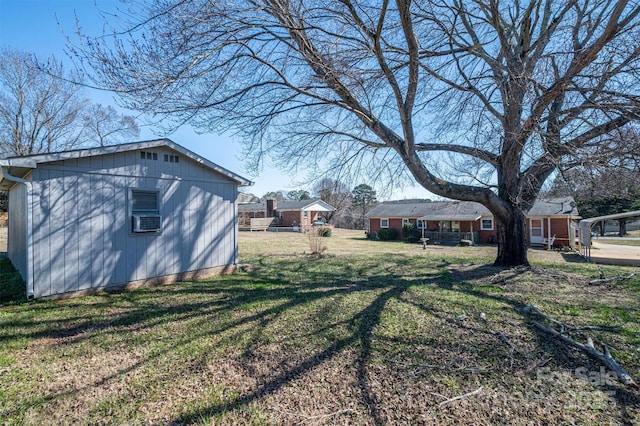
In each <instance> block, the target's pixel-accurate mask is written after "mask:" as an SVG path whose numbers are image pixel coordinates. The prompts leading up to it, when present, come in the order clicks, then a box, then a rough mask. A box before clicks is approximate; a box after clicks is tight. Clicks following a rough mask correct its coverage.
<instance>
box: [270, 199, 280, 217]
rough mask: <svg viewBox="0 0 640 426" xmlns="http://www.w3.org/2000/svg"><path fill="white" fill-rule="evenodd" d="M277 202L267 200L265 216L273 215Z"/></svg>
mask: <svg viewBox="0 0 640 426" xmlns="http://www.w3.org/2000/svg"><path fill="white" fill-rule="evenodd" d="M277 208H278V202H277V201H276V200H267V217H274V216H275V213H276V209H277Z"/></svg>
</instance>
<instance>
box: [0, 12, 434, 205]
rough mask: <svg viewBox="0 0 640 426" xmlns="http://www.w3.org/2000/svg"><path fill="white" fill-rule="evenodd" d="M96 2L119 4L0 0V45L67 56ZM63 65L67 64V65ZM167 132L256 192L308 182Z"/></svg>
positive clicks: (221, 140) (215, 138) (93, 20)
mask: <svg viewBox="0 0 640 426" xmlns="http://www.w3.org/2000/svg"><path fill="white" fill-rule="evenodd" d="M96 4H97V6H98V8H100V9H102V10H115V8H116V7H117V6H118V5H120V6H122V4H121V3H120V2H118V1H117V0H0V46H2V47H10V48H13V49H17V50H23V51H26V52H32V53H35V54H37V55H38V56H39V57H41V58H45V57H48V56H51V55H54V56H55V57H56V58H57V59H58V60H61V61H68V59H67V57H66V55H65V53H64V46H65V35H64V34H67V35H73V34H74V31H75V28H76V16H77V18H78V20H79V22H80V24H81V26H82V28H83V31H85V32H86V33H89V34H93V33H98V32H100V31H101V29H102V25H103V22H102V18H101V17H100V16H99V14H98V11H97V9H96ZM67 68H70V64H69V66H68V67H67ZM89 96H90V97H91V99H92V101H94V102H99V103H102V104H110V105H114V106H115V103H114V101H113V96H111V94H109V93H105V92H90V93H89ZM132 115H134V114H133V113H132ZM156 137H158V135H156V134H155V133H153V131H152V129H148V128H147V129H144V130H143V131H142V134H141V137H140V138H141V139H153V138H156ZM168 137H169V138H171V139H172V140H173V141H174V142H176V143H178V144H180V145H183V146H185V147H186V148H188V149H190V150H192V151H194V152H196V153H197V154H199V155H201V156H203V157H205V158H207V159H209V160H211V161H213V162H214V163H217V164H219V165H220V166H222V167H225V168H227V169H229V170H231V171H233V172H236V173H238V174H241V175H243V176H245V177H247V178H248V179H251V180H252V181H254V182H255V185H254V186H253V187H249V188H246V191H247V192H251V193H253V194H256V195H258V196H262V195H263V194H265V193H266V192H269V191H277V190H282V191H285V192H286V191H290V190H293V189H306V190H309V191H310V190H311V186H313V185H312V184H308V183H307V184H305V183H304V181H305V178H306V173H305V172H304V171H299V173H298V174H297V175H287V174H284V173H282V172H280V171H277V170H275V169H274V168H273V167H269V166H267V167H265V169H264V170H263V171H262V172H261V173H260V174H259V175H257V176H256V175H252V174H250V173H248V172H247V171H246V170H245V168H244V167H243V163H242V160H241V158H240V154H241V147H240V144H239V143H238V142H236V141H234V140H233V138H231V137H229V136H225V135H216V134H205V135H198V134H196V133H195V132H194V131H193V130H192V129H191V128H190V127H188V126H185V127H183V128H181V129H179V130H178V131H177V132H175V133H174V134H171V135H169V136H168ZM381 195H382V194H381ZM416 197H419V198H429V197H430V193H428V192H427V191H426V190H424V189H422V188H418V187H414V188H402V189H398V190H397V191H395V192H394V193H393V194H387V196H386V197H383V198H416ZM431 197H433V195H431Z"/></svg>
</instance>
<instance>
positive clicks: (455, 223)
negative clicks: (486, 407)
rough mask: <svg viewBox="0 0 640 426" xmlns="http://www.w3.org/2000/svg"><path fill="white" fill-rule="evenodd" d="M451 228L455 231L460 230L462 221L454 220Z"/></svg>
mask: <svg viewBox="0 0 640 426" xmlns="http://www.w3.org/2000/svg"><path fill="white" fill-rule="evenodd" d="M451 230H452V231H453V232H460V221H458V220H454V221H452V222H451Z"/></svg>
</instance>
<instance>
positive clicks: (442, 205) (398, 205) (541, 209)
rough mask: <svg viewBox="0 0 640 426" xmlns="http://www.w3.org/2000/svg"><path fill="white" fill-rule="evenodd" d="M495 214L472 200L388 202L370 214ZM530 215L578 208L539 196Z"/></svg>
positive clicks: (466, 217) (469, 217)
mask: <svg viewBox="0 0 640 426" xmlns="http://www.w3.org/2000/svg"><path fill="white" fill-rule="evenodd" d="M483 216H492V214H491V212H490V211H489V209H487V208H486V207H485V206H483V205H482V204H480V203H476V202H473V201H434V202H429V201H423V200H406V201H386V202H384V203H382V204H380V205H378V206H377V207H375V208H373V209H372V210H370V211H369V212H368V213H367V217H369V218H391V217H394V218H418V219H422V220H432V221H439V220H461V221H475V220H478V219H480V218H481V217H483ZM527 216H573V217H578V209H577V207H576V203H575V201H574V200H573V198H572V197H561V198H549V199H538V200H536V202H535V203H534V205H533V207H532V208H531V210H530V211H529V214H528V215H527Z"/></svg>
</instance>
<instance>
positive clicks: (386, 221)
mask: <svg viewBox="0 0 640 426" xmlns="http://www.w3.org/2000/svg"><path fill="white" fill-rule="evenodd" d="M388 227H389V219H387V218H385V219H380V228H388Z"/></svg>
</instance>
